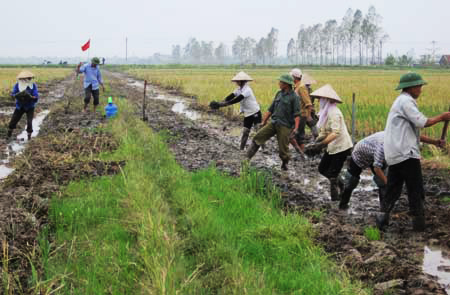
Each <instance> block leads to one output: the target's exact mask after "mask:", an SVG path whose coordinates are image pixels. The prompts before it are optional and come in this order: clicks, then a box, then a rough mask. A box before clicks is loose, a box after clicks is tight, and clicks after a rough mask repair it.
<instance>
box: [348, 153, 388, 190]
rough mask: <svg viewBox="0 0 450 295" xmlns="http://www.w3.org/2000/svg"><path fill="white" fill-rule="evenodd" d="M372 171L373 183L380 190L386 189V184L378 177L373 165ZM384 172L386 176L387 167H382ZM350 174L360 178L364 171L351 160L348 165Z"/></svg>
mask: <svg viewBox="0 0 450 295" xmlns="http://www.w3.org/2000/svg"><path fill="white" fill-rule="evenodd" d="M370 170H372V173H373V181H374V182H375V184H376V185H377V186H378V188H380V187H385V185H384V182H383V180H382V179H381V178H379V177H378V175H376V173H375V169H374V167H373V166H372V165H370ZM382 170H383V172H384V173H385V174H386V171H387V166H386V165H385V166H384V167H382ZM347 171H348V173H350V174H351V175H352V176H353V177H355V178H358V179H359V176H360V175H361V173H362V169H361V168H360V167H359V166H358V165H357V164H356V163H355V161H354V160H353V158H350V162H349V165H348V170H347Z"/></svg>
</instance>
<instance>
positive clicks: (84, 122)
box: [0, 77, 125, 294]
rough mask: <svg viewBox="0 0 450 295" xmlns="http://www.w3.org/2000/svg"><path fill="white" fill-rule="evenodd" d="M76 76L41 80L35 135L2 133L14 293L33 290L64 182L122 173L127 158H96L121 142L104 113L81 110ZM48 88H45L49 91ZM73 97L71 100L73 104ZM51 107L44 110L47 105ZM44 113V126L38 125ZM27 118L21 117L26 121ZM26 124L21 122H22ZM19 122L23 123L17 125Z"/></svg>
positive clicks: (5, 285) (2, 254)
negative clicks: (52, 208)
mask: <svg viewBox="0 0 450 295" xmlns="http://www.w3.org/2000/svg"><path fill="white" fill-rule="evenodd" d="M74 81H75V80H74V77H68V78H67V79H65V80H63V81H58V82H57V83H55V82H52V83H50V84H49V85H40V87H39V88H40V89H42V90H41V93H40V94H41V100H40V102H39V110H38V111H37V112H36V113H37V114H36V116H35V120H33V126H34V131H35V132H36V134H33V136H34V137H33V138H32V139H31V140H30V141H28V140H26V139H25V140H24V138H23V136H21V133H20V132H22V129H23V128H24V125H22V126H21V128H20V129H19V128H18V129H17V130H16V131H15V132H14V134H13V137H12V139H11V140H9V141H7V140H5V137H4V136H3V137H2V138H1V139H0V141H1V143H2V144H1V145H0V148H1V149H2V150H5V149H6V150H8V149H9V152H4V153H2V154H1V155H0V159H1V160H2V161H3V162H5V161H8V165H9V166H10V167H11V169H12V171H10V172H11V174H10V175H7V177H5V178H4V179H3V180H2V181H1V182H0V190H1V194H0V241H1V243H2V245H1V247H2V251H0V266H1V268H0V271H1V276H2V281H1V284H2V285H1V287H0V289H1V290H2V291H3V292H6V290H8V291H9V292H11V294H13V293H14V294H15V293H17V294H21V293H29V292H30V291H29V289H28V288H29V287H31V286H30V285H29V284H30V276H31V263H33V264H34V266H35V267H36V268H37V271H38V272H40V269H39V267H40V266H39V263H36V262H37V261H38V260H39V259H38V255H39V244H38V242H37V237H38V234H39V232H40V231H41V229H42V227H43V226H45V225H47V224H48V218H47V217H48V207H49V204H50V199H51V198H52V197H58V196H59V195H60V192H61V190H62V188H63V186H64V185H66V184H68V183H69V182H70V181H72V180H77V179H80V178H88V177H92V176H100V175H111V174H116V173H118V172H119V170H120V167H121V166H123V165H125V163H124V162H103V161H99V160H97V159H95V157H94V156H95V155H96V154H98V153H100V152H105V151H112V150H114V149H116V148H117V143H116V142H114V141H113V139H112V136H111V135H110V134H107V133H106V132H104V131H101V130H102V129H101V128H98V127H99V126H101V124H102V123H103V122H104V120H105V119H104V118H103V117H102V116H101V115H100V114H94V113H89V114H84V113H82V112H81V109H82V106H81V101H82V97H83V94H82V92H81V88H80V87H78V86H79V85H78V84H79V83H77V85H75V83H76V82H74ZM46 89H47V91H46ZM69 102H73V103H71V104H69ZM48 108H49V110H48V111H45V112H46V113H44V111H43V110H45V109H48ZM39 114H41V115H42V116H44V115H45V116H44V118H42V125H40V126H39V128H36V126H37V125H38V123H39V122H35V121H37V117H38V116H39ZM23 121H25V118H22V122H23ZM22 124H23V123H22ZM19 127H20V126H19Z"/></svg>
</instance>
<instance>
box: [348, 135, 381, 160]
mask: <svg viewBox="0 0 450 295" xmlns="http://www.w3.org/2000/svg"><path fill="white" fill-rule="evenodd" d="M383 145H384V131H381V132H377V133H375V134H372V135H370V136H368V137H366V138H364V139H363V140H361V141H360V142H358V143H357V144H356V145H355V147H354V148H353V152H352V159H353V161H354V162H355V163H356V165H358V167H359V168H361V169H365V168H368V167H371V166H373V167H378V168H383V166H384V164H385V163H386V160H385V159H384V147H383Z"/></svg>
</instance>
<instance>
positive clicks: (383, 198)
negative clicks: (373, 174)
mask: <svg viewBox="0 0 450 295" xmlns="http://www.w3.org/2000/svg"><path fill="white" fill-rule="evenodd" d="M378 198H379V200H380V210H381V212H385V211H386V204H385V203H386V186H380V187H378Z"/></svg>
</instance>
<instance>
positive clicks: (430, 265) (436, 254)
mask: <svg viewBox="0 0 450 295" xmlns="http://www.w3.org/2000/svg"><path fill="white" fill-rule="evenodd" d="M443 253H445V252H444V251H442V249H439V248H436V247H427V246H425V249H424V255H423V266H422V269H423V272H425V273H427V274H429V275H432V276H436V277H437V278H438V282H439V283H440V284H442V285H444V287H445V290H446V291H447V294H450V272H449V270H450V257H449V255H448V254H447V255H444V254H443Z"/></svg>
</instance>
